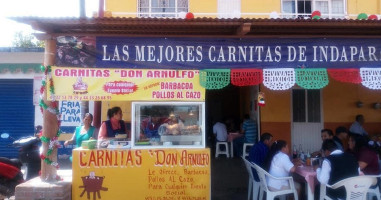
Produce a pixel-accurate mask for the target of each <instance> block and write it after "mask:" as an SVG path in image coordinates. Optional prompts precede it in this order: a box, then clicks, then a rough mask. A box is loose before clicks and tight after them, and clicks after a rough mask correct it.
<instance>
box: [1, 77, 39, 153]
mask: <svg viewBox="0 0 381 200" xmlns="http://www.w3.org/2000/svg"><path fill="white" fill-rule="evenodd" d="M1 133H9V134H10V136H11V137H13V138H15V139H19V138H20V137H23V136H30V135H33V133H34V105H33V80H32V79H2V80H0V134H1ZM11 143H12V140H10V139H8V140H7V139H0V156H1V157H8V158H17V156H18V152H17V149H16V148H13V147H8V146H7V145H9V144H11Z"/></svg>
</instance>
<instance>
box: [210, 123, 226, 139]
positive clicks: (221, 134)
mask: <svg viewBox="0 0 381 200" xmlns="http://www.w3.org/2000/svg"><path fill="white" fill-rule="evenodd" d="M213 134H214V135H215V136H216V142H226V141H227V140H228V131H227V130H226V125H225V124H224V123H221V122H220V121H217V122H216V123H215V124H214V126H213Z"/></svg>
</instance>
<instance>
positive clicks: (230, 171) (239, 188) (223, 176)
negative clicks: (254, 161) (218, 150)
mask: <svg viewBox="0 0 381 200" xmlns="http://www.w3.org/2000/svg"><path fill="white" fill-rule="evenodd" d="M211 160H212V163H211V173H212V200H247V185H248V181H249V180H248V174H247V172H246V167H245V164H244V163H243V161H242V159H241V158H239V157H235V158H226V157H224V156H220V157H219V158H214V157H212V159H211Z"/></svg>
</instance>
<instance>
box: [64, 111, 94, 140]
mask: <svg viewBox="0 0 381 200" xmlns="http://www.w3.org/2000/svg"><path fill="white" fill-rule="evenodd" d="M92 122H93V115H92V114H90V113H86V114H85V117H84V118H83V126H78V127H77V128H76V129H75V133H74V134H73V137H72V138H71V139H70V140H66V141H65V143H64V145H65V146H67V145H69V144H76V147H80V146H81V145H82V141H86V140H89V139H90V138H96V137H97V134H98V130H97V129H96V128H95V127H94V126H92V125H91V123H92Z"/></svg>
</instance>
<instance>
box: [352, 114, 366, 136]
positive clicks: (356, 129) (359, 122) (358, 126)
mask: <svg viewBox="0 0 381 200" xmlns="http://www.w3.org/2000/svg"><path fill="white" fill-rule="evenodd" d="M364 122H365V119H364V116H363V115H356V121H355V122H353V124H352V125H351V127H350V128H349V132H351V133H353V134H359V135H368V133H367V132H366V131H365V129H364V127H363V125H364Z"/></svg>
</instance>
